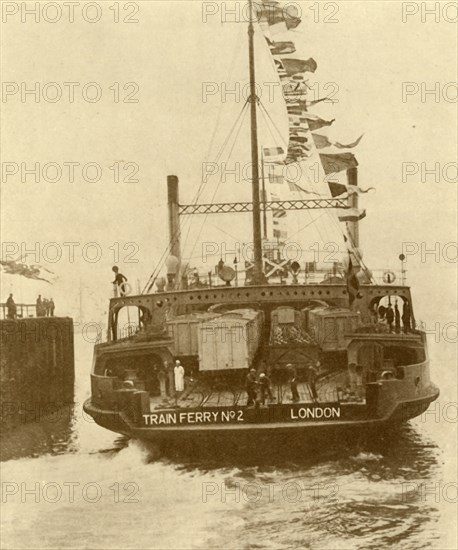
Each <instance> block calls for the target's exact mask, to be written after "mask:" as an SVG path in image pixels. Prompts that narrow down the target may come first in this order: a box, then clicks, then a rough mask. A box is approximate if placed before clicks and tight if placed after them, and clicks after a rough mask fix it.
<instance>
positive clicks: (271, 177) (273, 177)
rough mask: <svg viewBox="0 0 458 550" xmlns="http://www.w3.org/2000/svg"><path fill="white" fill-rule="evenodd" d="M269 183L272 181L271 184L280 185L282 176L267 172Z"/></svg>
mask: <svg viewBox="0 0 458 550" xmlns="http://www.w3.org/2000/svg"><path fill="white" fill-rule="evenodd" d="M269 183H272V184H273V185H281V184H282V183H283V176H282V175H281V174H271V173H270V172H269ZM274 200H276V199H274Z"/></svg>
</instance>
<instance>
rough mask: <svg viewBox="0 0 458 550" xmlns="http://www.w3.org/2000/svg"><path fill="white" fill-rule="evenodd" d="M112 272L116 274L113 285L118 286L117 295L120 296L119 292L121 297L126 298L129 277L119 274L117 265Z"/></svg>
mask: <svg viewBox="0 0 458 550" xmlns="http://www.w3.org/2000/svg"><path fill="white" fill-rule="evenodd" d="M111 270H112V271H113V272H114V274H115V279H114V281H113V285H116V286H115V288H116V291H117V292H116V295H118V292H119V296H125V294H126V288H125V283H127V277H125V276H124V275H123V274H122V273H119V267H117V266H116V265H115V266H113V267H112V268H111Z"/></svg>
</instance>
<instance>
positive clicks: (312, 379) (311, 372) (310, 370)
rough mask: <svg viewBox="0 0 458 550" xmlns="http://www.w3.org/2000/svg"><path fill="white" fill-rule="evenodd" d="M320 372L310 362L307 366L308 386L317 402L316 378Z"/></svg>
mask: <svg viewBox="0 0 458 550" xmlns="http://www.w3.org/2000/svg"><path fill="white" fill-rule="evenodd" d="M317 377H318V372H317V370H316V368H315V367H314V366H313V365H312V364H310V365H308V367H307V386H308V388H309V392H310V395H311V397H312V399H313V401H314V402H315V403H318V392H317V391H316V379H317Z"/></svg>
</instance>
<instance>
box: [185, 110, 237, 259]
mask: <svg viewBox="0 0 458 550" xmlns="http://www.w3.org/2000/svg"><path fill="white" fill-rule="evenodd" d="M247 107H248V100H247V101H246V102H245V105H244V106H243V109H242V112H241V113H240V115H239V117H238V118H239V119H240V117H241V120H240V125H239V128H238V130H237V134H236V136H235V139H234V141H233V143H232V147H231V150H230V151H229V154H228V156H227V159H226V162H228V161H229V160H230V158H231V156H232V152H233V151H234V147H235V144H236V142H237V138H238V136H239V134H240V130H241V129H242V125H243V121H244V118H245V115H246V113H247V112H248V109H247ZM242 114H243V116H242ZM220 184H221V178H220V180H219V182H218V184H217V186H216V188H215V191H214V193H213V196H212V201H213V199H214V198H215V196H216V193H217V192H218V189H219V186H220ZM194 206H197V207H198V206H199V205H194ZM207 217H208V214H206V216H205V218H204V221H203V222H202V225H201V226H200V230H199V233H198V235H197V238H196V240H195V242H194V246H193V248H192V250H191V255H192V254H194V250H195V248H196V245H197V242H198V241H199V239H200V235H201V234H202V230H203V228H204V225H205V223H206V221H207Z"/></svg>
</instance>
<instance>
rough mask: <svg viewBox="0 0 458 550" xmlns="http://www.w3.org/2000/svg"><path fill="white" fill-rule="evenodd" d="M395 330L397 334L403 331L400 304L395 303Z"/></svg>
mask: <svg viewBox="0 0 458 550" xmlns="http://www.w3.org/2000/svg"><path fill="white" fill-rule="evenodd" d="M394 331H395V332H396V334H399V333H400V332H401V314H400V313H399V308H398V304H394Z"/></svg>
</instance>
